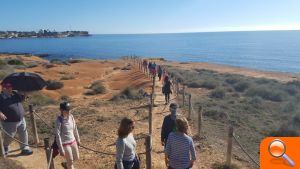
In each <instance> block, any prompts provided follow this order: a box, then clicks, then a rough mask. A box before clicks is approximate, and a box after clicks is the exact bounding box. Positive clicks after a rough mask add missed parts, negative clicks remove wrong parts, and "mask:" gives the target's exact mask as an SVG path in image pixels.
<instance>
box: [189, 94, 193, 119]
mask: <svg viewBox="0 0 300 169" xmlns="http://www.w3.org/2000/svg"><path fill="white" fill-rule="evenodd" d="M191 116H192V94H189V116H188V120H191Z"/></svg>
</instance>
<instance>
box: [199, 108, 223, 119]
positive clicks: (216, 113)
mask: <svg viewBox="0 0 300 169" xmlns="http://www.w3.org/2000/svg"><path fill="white" fill-rule="evenodd" d="M203 115H204V116H207V117H210V118H212V119H214V120H221V121H223V120H226V119H227V115H226V113H224V112H222V111H220V110H216V109H212V110H207V111H205V112H204V113H203Z"/></svg>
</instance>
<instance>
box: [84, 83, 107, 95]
mask: <svg viewBox="0 0 300 169" xmlns="http://www.w3.org/2000/svg"><path fill="white" fill-rule="evenodd" d="M89 89H90V90H88V91H87V92H86V93H85V94H86V95H96V94H104V93H105V92H106V88H105V86H104V85H103V83H102V81H95V82H93V83H92V84H91V86H90V87H89Z"/></svg>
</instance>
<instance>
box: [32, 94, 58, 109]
mask: <svg viewBox="0 0 300 169" xmlns="http://www.w3.org/2000/svg"><path fill="white" fill-rule="evenodd" d="M28 97H29V102H28V103H30V104H32V105H34V106H47V105H51V104H55V103H56V102H55V101H54V100H53V99H51V98H50V97H48V96H46V95H44V94H42V93H40V92H34V93H32V94H31V95H29V96H28Z"/></svg>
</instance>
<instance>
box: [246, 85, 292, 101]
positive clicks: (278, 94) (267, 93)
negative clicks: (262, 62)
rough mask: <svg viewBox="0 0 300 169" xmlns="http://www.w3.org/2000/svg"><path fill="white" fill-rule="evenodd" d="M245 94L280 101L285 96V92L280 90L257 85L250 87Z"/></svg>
mask: <svg viewBox="0 0 300 169" xmlns="http://www.w3.org/2000/svg"><path fill="white" fill-rule="evenodd" d="M246 95H247V96H250V97H254V96H259V97H261V98H263V99H265V100H270V101H274V102H281V101H282V100H283V98H285V97H286V96H285V94H284V93H283V92H282V91H279V90H278V89H277V90H272V89H271V88H270V87H266V86H258V87H252V88H250V89H249V90H248V91H247V93H246Z"/></svg>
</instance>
